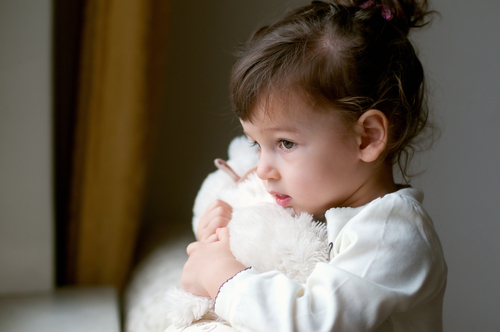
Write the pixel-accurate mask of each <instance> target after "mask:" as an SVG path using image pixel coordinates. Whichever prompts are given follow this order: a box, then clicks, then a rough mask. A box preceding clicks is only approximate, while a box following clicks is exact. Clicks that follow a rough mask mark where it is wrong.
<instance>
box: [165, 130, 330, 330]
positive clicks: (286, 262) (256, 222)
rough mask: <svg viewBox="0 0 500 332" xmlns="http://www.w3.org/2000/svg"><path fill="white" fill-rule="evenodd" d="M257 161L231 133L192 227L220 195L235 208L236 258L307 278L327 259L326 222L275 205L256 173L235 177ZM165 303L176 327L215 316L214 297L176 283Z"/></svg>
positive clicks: (202, 193)
mask: <svg viewBox="0 0 500 332" xmlns="http://www.w3.org/2000/svg"><path fill="white" fill-rule="evenodd" d="M257 164H258V154H257V150H256V148H255V147H252V146H251V145H250V144H249V142H248V140H247V139H246V138H245V137H238V138H235V139H234V140H233V142H231V144H230V146H229V160H228V161H227V163H225V162H223V161H221V160H216V165H217V167H218V168H219V170H217V171H216V172H214V173H212V174H210V175H209V176H208V177H207V178H206V179H205V181H204V182H203V184H202V186H201V189H200V191H199V193H198V195H197V197H196V200H195V205H194V209H193V212H194V216H193V230H194V231H195V233H196V229H197V226H198V222H199V220H200V217H201V216H202V215H203V213H204V212H205V210H206V208H207V207H208V205H209V204H210V203H211V202H213V201H214V200H215V199H221V200H223V201H225V202H227V203H229V204H230V205H231V206H232V207H233V214H232V218H231V221H230V223H229V225H228V228H229V233H230V248H231V251H232V253H233V255H234V257H235V258H236V259H237V260H238V261H239V262H241V263H242V264H243V265H245V266H252V267H253V268H254V269H255V270H257V271H258V272H259V273H262V272H267V271H272V270H277V271H280V272H282V273H284V274H285V275H286V276H288V277H289V278H291V279H293V280H295V281H297V282H300V283H305V281H306V279H307V277H308V276H309V274H310V273H311V272H312V270H313V269H314V267H315V265H316V264H317V263H318V262H326V261H328V257H329V247H328V241H327V234H326V227H325V225H324V224H322V223H319V222H315V221H314V220H313V219H312V216H311V215H309V214H306V213H302V214H300V215H295V214H294V213H293V210H292V209H285V208H283V207H281V206H279V205H278V204H276V202H275V201H274V198H273V197H272V196H271V195H270V194H269V193H268V192H267V191H266V189H265V187H264V184H263V182H262V180H260V179H259V178H258V177H257V175H256V174H255V173H250V174H248V176H246V177H245V179H239V176H238V175H237V174H238V173H239V174H246V173H247V171H248V170H250V169H252V168H254V167H255V166H256V165H257ZM304 171H307V170H304ZM165 304H166V308H167V315H168V319H169V320H170V321H171V322H172V323H173V324H174V325H175V326H176V327H184V326H187V325H189V324H191V323H192V322H194V321H196V320H199V319H201V318H202V317H204V318H210V319H214V318H216V316H215V314H214V313H213V305H214V302H213V300H212V299H210V298H206V297H200V296H195V295H192V294H190V293H187V292H184V291H182V290H180V289H178V288H175V289H172V290H169V291H167V293H166V295H165Z"/></svg>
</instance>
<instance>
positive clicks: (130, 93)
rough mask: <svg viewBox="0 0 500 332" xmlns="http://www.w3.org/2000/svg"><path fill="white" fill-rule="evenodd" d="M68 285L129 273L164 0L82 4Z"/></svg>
mask: <svg viewBox="0 0 500 332" xmlns="http://www.w3.org/2000/svg"><path fill="white" fill-rule="evenodd" d="M83 8H84V13H83V18H82V43H81V46H80V56H79V58H80V70H79V74H78V76H79V79H78V93H77V101H76V114H75V117H74V121H75V136H74V143H73V156H72V171H71V181H70V187H71V188H70V190H69V192H70V199H69V200H70V202H69V206H70V207H69V221H68V225H67V229H66V232H67V237H66V250H67V251H66V255H65V257H66V262H65V266H66V267H65V270H66V283H69V284H77V285H113V286H115V287H117V288H118V289H121V288H122V287H123V286H124V284H125V282H126V279H127V276H128V274H129V272H130V268H131V263H132V258H133V253H134V248H135V243H136V237H137V232H138V228H139V223H140V216H141V208H142V205H143V199H144V189H145V188H144V186H145V178H146V174H147V169H148V161H149V152H150V150H151V146H152V144H153V143H154V132H155V126H154V125H155V119H156V115H157V113H158V110H159V108H160V107H161V92H162V87H163V73H164V64H165V60H166V44H167V22H168V12H169V10H168V9H169V8H168V1H167V0H86V1H85V2H84V5H83Z"/></svg>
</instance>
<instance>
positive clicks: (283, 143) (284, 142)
mask: <svg viewBox="0 0 500 332" xmlns="http://www.w3.org/2000/svg"><path fill="white" fill-rule="evenodd" d="M280 145H281V147H282V148H283V149H285V150H290V149H292V148H293V147H294V146H295V143H294V142H290V141H287V140H284V139H282V140H281V141H280Z"/></svg>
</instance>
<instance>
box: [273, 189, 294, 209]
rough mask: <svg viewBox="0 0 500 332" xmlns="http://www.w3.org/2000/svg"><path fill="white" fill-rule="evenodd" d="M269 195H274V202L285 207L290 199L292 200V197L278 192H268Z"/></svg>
mask: <svg viewBox="0 0 500 332" xmlns="http://www.w3.org/2000/svg"><path fill="white" fill-rule="evenodd" d="M269 193H270V194H271V195H273V196H274V198H275V199H276V204H278V205H279V206H282V207H286V206H287V205H288V204H289V203H290V201H291V200H292V198H291V197H290V196H288V195H283V194H280V193H277V192H273V191H271V192H269Z"/></svg>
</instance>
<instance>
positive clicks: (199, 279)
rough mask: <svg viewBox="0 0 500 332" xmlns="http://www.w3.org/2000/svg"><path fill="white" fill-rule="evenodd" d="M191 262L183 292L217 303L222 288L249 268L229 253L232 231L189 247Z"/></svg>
mask: <svg viewBox="0 0 500 332" xmlns="http://www.w3.org/2000/svg"><path fill="white" fill-rule="evenodd" d="M187 253H188V255H189V259H188V261H187V262H186V264H185V265H184V269H183V271H182V277H181V286H182V288H183V289H184V290H185V291H187V292H190V293H192V294H195V295H199V296H206V297H211V298H212V299H215V297H216V296H217V293H218V291H219V288H220V287H221V285H222V284H223V283H225V282H226V281H227V280H228V279H230V278H231V277H233V276H234V275H236V274H237V273H238V272H240V271H242V270H244V269H245V268H246V267H245V266H244V265H243V264H241V263H240V262H238V261H237V260H236V259H235V258H234V256H233V254H232V253H231V250H230V249H229V229H228V228H227V227H224V228H218V229H217V230H216V233H215V234H213V235H212V236H210V237H209V238H208V239H206V240H205V241H203V242H194V243H191V244H190V245H189V246H188V247H187Z"/></svg>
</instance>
